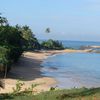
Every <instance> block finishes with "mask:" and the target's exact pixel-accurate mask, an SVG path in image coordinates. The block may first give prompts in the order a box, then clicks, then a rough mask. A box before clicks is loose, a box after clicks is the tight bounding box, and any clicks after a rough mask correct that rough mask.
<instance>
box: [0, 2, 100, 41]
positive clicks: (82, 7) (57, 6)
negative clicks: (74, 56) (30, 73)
mask: <svg viewBox="0 0 100 100" xmlns="http://www.w3.org/2000/svg"><path fill="white" fill-rule="evenodd" d="M0 12H1V13H2V14H3V16H5V17H7V18H8V20H9V23H10V24H11V25H16V24H20V25H29V26H30V27H31V29H32V30H33V32H34V34H35V35H36V36H37V37H38V38H40V39H48V38H52V39H60V40H82V41H100V0H0ZM47 27H50V29H51V33H48V34H47V33H45V29H46V28H47Z"/></svg>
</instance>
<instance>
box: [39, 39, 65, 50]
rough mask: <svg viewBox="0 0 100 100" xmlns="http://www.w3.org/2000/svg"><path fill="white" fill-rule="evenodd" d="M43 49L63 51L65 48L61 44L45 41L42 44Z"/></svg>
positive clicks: (50, 40)
mask: <svg viewBox="0 0 100 100" xmlns="http://www.w3.org/2000/svg"><path fill="white" fill-rule="evenodd" d="M41 47H42V49H47V50H63V49H64V47H63V45H62V43H61V42H59V41H55V40H52V39H49V40H48V41H43V42H42V43H41Z"/></svg>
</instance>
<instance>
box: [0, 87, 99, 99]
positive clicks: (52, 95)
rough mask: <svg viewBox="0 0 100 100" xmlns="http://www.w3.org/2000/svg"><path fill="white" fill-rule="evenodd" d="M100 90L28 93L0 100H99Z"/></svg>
mask: <svg viewBox="0 0 100 100" xmlns="http://www.w3.org/2000/svg"><path fill="white" fill-rule="evenodd" d="M99 99H100V88H91V89H87V88H80V89H76V88H74V89H64V90H55V91H47V92H42V93H39V94H37V95H34V94H30V92H21V93H17V94H15V95H13V96H12V94H1V95H0V100H99Z"/></svg>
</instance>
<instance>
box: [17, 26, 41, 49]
mask: <svg viewBox="0 0 100 100" xmlns="http://www.w3.org/2000/svg"><path fill="white" fill-rule="evenodd" d="M16 28H17V29H18V30H19V31H21V33H22V34H21V36H22V37H23V39H24V49H26V50H35V49H38V50H39V49H40V44H39V42H38V40H37V38H36V37H35V35H34V34H33V32H32V30H31V29H30V28H29V26H27V25H25V26H23V27H20V26H18V25H16Z"/></svg>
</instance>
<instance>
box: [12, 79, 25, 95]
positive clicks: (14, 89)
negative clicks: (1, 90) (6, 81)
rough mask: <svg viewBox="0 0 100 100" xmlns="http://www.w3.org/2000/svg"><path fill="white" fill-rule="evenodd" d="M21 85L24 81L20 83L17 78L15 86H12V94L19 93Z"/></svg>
mask: <svg viewBox="0 0 100 100" xmlns="http://www.w3.org/2000/svg"><path fill="white" fill-rule="evenodd" d="M23 85H24V83H22V82H20V81H19V80H18V81H17V83H16V87H15V88H13V94H17V93H20V92H21V89H22V86H23Z"/></svg>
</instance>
